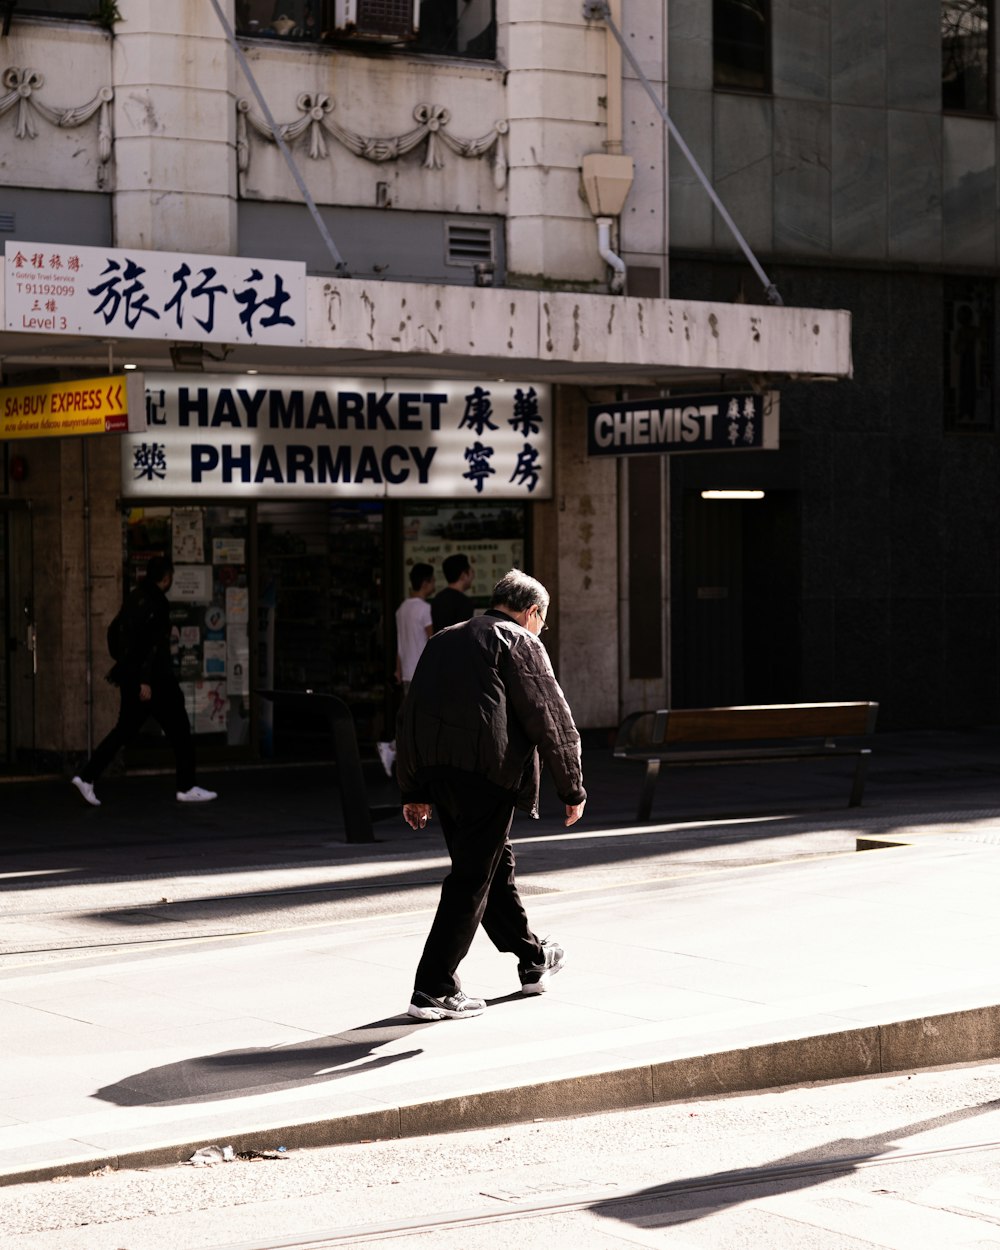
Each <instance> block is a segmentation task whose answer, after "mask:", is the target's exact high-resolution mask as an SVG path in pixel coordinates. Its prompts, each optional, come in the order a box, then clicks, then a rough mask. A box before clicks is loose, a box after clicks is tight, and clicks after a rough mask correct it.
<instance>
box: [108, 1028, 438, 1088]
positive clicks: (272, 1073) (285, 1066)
mask: <svg viewBox="0 0 1000 1250" xmlns="http://www.w3.org/2000/svg"><path fill="white" fill-rule="evenodd" d="M421 1024H422V1022H421V1021H418V1020H405V1019H402V1018H400V1017H398V1016H392V1017H390V1018H388V1019H386V1020H374V1021H372V1022H371V1023H370V1024H362V1025H360V1026H359V1027H358V1028H356V1029H348V1030H347V1031H346V1032H344V1033H338V1034H337V1035H336V1036H335V1037H320V1038H317V1039H316V1040H315V1041H311V1042H304V1043H297V1044H296V1045H294V1046H267V1047H250V1048H248V1049H246V1050H225V1051H222V1052H220V1053H219V1054H217V1055H200V1056H198V1057H196V1058H194V1059H182V1060H181V1061H180V1062H179V1063H167V1064H163V1065H162V1066H161V1067H159V1068H148V1069H147V1070H146V1071H145V1072H139V1073H137V1074H136V1075H135V1076H128V1077H125V1078H124V1079H123V1080H121V1081H116V1082H115V1084H114V1085H105V1086H104V1088H103V1089H99V1090H98V1091H97V1092H96V1093H95V1094H94V1097H95V1098H100V1099H103V1100H104V1101H105V1102H113V1103H116V1104H117V1105H118V1106H120V1107H139V1106H160V1107H180V1106H184V1105H185V1104H189V1103H198V1102H210V1101H213V1100H215V1099H219V1098H240V1097H243V1096H245V1095H247V1094H268V1093H272V1092H274V1091H275V1090H283V1089H294V1088H295V1087H296V1086H299V1085H302V1086H305V1085H312V1084H315V1083H316V1082H317V1081H319V1080H328V1081H332V1080H337V1079H338V1078H340V1077H343V1076H351V1075H352V1074H354V1073H356V1072H370V1071H372V1070H374V1069H375V1068H384V1067H386V1066H388V1065H389V1064H391V1063H398V1062H399V1061H400V1060H401V1059H412V1058H413V1057H414V1056H415V1055H419V1054H422V1053H423V1050H422V1048H420V1047H418V1048H417V1049H415V1050H404V1051H400V1052H399V1053H398V1054H391V1055H374V1056H372V1057H371V1058H369V1056H371V1055H372V1052H373V1051H374V1050H375V1049H376V1048H377V1047H379V1046H384V1045H388V1044H389V1043H390V1042H395V1041H398V1040H399V1039H400V1038H404V1037H406V1036H408V1034H409V1033H411V1032H412V1031H413V1030H414V1029H418V1028H420V1027H421Z"/></svg>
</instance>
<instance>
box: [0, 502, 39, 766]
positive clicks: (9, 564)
mask: <svg viewBox="0 0 1000 1250" xmlns="http://www.w3.org/2000/svg"><path fill="white" fill-rule="evenodd" d="M34 724H35V613H34V602H33V590H32V560H31V514H30V512H29V511H28V509H27V508H18V507H16V506H10V507H7V506H4V505H2V504H0V768H4V767H12V766H14V765H20V766H22V767H23V766H24V764H25V763H26V762H27V761H29V760H31V759H32V757H33V754H34V746H35V738H34Z"/></svg>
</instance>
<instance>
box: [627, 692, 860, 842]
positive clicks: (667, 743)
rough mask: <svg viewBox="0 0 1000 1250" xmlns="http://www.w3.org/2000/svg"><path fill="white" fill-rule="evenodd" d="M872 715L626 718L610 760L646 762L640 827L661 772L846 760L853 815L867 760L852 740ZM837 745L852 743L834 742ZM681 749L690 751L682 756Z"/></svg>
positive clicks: (821, 712)
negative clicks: (851, 763)
mask: <svg viewBox="0 0 1000 1250" xmlns="http://www.w3.org/2000/svg"><path fill="white" fill-rule="evenodd" d="M877 715H878V704H877V703H875V702H871V701H858V702H851V703H775V704H763V705H756V704H755V705H746V706H743V707H738V706H737V707H714V708H660V709H659V710H658V711H656V712H633V713H632V714H631V715H629V716H627V717H626V718H625V720H624V721H623V722H622V724H621V727H620V728H619V730H618V736H617V739H616V741H615V747H614V755H615V757H616V758H617V759H624V760H636V761H639V762H645V765H646V770H645V776H644V778H643V784H642V792H641V795H640V798H639V813H638V817H639V819H640V820H648V819H649V817H650V813H651V811H652V806H653V792H654V790H655V788H656V782H657V779H658V778H659V774H660V766H661V764H666V765H669V764H713V763H714V764H723V763H731V764H741V763H743V764H750V763H754V762H757V761H766V760H780V759H804V758H819V757H823V756H830V755H836V756H843V755H853V756H856V757H857V765H856V768H855V772H854V780H853V784H852V787H851V797H850V800H849V804H850V806H852V807H856V806H857V805H858V804H859V803H860V802H861V797H862V794H863V791H864V781H865V773H866V770H867V767H868V760H869V757H870V755H871V748H870V747H866V746H862V745H861V744H860V743H859V742H858V741H857V739H865V738H867V737H869V736H870V735H871V734H873V733H874V731H875V720H876V717H877ZM840 737H846V738H851V739H855V741H854V742H852V743H846V744H845V743H839V742H837V741H835V739H837V738H840ZM807 740H811V741H807ZM765 742H766V743H767V745H764V743H765ZM697 743H702V744H703V746H702V747H701V748H700V749H699V748H697V747H695V746H694V744H697ZM678 744H680V746H679V745H678ZM754 744H756V745H754ZM685 745H688V746H689V749H684V746H685Z"/></svg>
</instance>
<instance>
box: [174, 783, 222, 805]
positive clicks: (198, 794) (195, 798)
mask: <svg viewBox="0 0 1000 1250" xmlns="http://www.w3.org/2000/svg"><path fill="white" fill-rule="evenodd" d="M218 797H219V796H218V795H217V794H216V793H215V791H214V790H203V789H202V788H201V786H192V787H191V789H190V790H178V791H177V802H178V803H211V801H212V800H213V799H217V798H218Z"/></svg>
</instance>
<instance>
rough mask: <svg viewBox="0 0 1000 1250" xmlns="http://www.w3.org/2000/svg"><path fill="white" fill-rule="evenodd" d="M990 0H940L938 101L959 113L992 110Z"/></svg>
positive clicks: (944, 106) (987, 111) (991, 5)
mask: <svg viewBox="0 0 1000 1250" xmlns="http://www.w3.org/2000/svg"><path fill="white" fill-rule="evenodd" d="M992 8H993V3H992V0H941V104H942V107H943V108H945V109H947V110H949V111H954V112H959V113H989V112H990V111H991V109H992V103H993V101H992V95H993V83H992V78H993V58H992V57H991V55H990V17H991V16H992Z"/></svg>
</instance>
